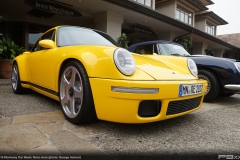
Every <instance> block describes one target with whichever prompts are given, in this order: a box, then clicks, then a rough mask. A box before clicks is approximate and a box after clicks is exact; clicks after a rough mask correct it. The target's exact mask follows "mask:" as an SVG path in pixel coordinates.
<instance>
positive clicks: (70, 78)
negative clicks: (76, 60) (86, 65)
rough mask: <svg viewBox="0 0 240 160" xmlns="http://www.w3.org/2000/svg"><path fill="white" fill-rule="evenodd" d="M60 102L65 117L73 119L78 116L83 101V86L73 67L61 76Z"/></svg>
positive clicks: (78, 74)
mask: <svg viewBox="0 0 240 160" xmlns="http://www.w3.org/2000/svg"><path fill="white" fill-rule="evenodd" d="M60 101H61V105H62V107H63V111H64V113H65V115H66V116H68V117H69V118H75V117H76V116H77V115H78V114H79V112H80V110H81V107H82V101H83V85H82V79H81V76H80V73H79V72H78V70H77V69H76V68H75V67H73V66H69V67H68V68H66V69H65V70H64V72H63V74H62V77H61V82H60Z"/></svg>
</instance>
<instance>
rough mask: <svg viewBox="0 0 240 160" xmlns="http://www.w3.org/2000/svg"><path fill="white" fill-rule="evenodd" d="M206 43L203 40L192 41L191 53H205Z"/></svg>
mask: <svg viewBox="0 0 240 160" xmlns="http://www.w3.org/2000/svg"><path fill="white" fill-rule="evenodd" d="M207 47H208V46H207V43H205V42H197V43H193V49H192V54H193V55H194V54H203V55H206V53H205V49H207Z"/></svg>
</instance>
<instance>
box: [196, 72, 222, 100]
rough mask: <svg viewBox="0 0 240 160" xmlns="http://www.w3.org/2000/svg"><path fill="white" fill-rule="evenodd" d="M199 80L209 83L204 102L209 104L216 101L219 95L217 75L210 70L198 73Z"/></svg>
mask: <svg viewBox="0 0 240 160" xmlns="http://www.w3.org/2000/svg"><path fill="white" fill-rule="evenodd" d="M198 77H199V79H204V80H206V81H207V82H208V86H207V92H206V93H205V96H204V99H203V101H204V102H209V101H212V100H213V99H215V98H216V97H217V95H218V93H219V90H220V88H219V82H218V79H217V78H216V77H215V75H214V74H213V73H212V72H210V71H208V70H199V71H198Z"/></svg>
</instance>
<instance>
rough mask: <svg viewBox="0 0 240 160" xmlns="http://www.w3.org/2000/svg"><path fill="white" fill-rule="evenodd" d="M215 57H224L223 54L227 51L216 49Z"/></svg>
mask: <svg viewBox="0 0 240 160" xmlns="http://www.w3.org/2000/svg"><path fill="white" fill-rule="evenodd" d="M213 52H214V53H213V56H214V57H223V53H224V52H225V50H223V49H216V50H213Z"/></svg>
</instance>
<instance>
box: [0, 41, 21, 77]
mask: <svg viewBox="0 0 240 160" xmlns="http://www.w3.org/2000/svg"><path fill="white" fill-rule="evenodd" d="M24 51H25V49H24V48H23V47H20V46H18V45H17V44H15V43H14V42H13V41H11V40H10V39H5V38H2V39H0V75H1V77H2V78H5V79H10V78H11V75H12V60H13V59H14V58H15V57H16V56H18V55H20V54H22V53H23V52H24Z"/></svg>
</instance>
